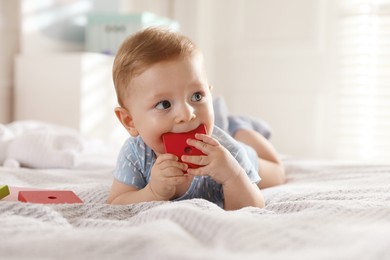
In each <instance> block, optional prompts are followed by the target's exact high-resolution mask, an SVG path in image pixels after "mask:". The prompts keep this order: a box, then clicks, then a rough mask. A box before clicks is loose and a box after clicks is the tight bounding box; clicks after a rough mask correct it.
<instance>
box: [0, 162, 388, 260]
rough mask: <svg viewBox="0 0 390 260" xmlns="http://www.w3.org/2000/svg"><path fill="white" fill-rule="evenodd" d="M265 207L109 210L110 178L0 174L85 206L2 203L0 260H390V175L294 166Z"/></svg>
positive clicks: (174, 205)
mask: <svg viewBox="0 0 390 260" xmlns="http://www.w3.org/2000/svg"><path fill="white" fill-rule="evenodd" d="M285 164H286V168H287V177H288V181H287V183H286V184H285V185H281V186H278V187H273V188H269V189H265V190H263V193H264V196H265V199H266V207H265V208H263V209H259V208H252V207H248V208H243V209H241V210H237V211H230V212H228V211H224V210H222V209H221V208H219V207H217V206H216V205H214V204H212V203H210V202H208V201H205V200H187V201H180V202H150V203H139V204H133V205H126V206H114V205H107V204H106V203H105V200H106V198H107V195H108V193H109V189H110V185H111V181H112V175H111V171H112V169H110V168H105V169H98V170H97V169H93V170H88V169H83V170H82V169H52V170H50V169H46V170H42V169H26V168H4V167H0V185H1V184H7V185H9V186H18V187H21V186H22V187H23V186H24V187H31V188H40V189H67V190H73V191H74V192H75V193H76V194H77V195H78V196H79V197H80V198H81V199H82V200H83V201H84V203H83V204H32V203H22V202H16V201H4V200H0V236H1V242H0V255H1V258H2V259H7V260H11V259H65V258H66V259H180V260H182V259H353V260H356V259H390V192H389V191H390V166H378V165H377V166H375V165H357V164H340V163H334V162H316V161H309V160H297V159H288V160H286V161H285Z"/></svg>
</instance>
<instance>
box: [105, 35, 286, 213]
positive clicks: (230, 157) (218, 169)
mask: <svg viewBox="0 0 390 260" xmlns="http://www.w3.org/2000/svg"><path fill="white" fill-rule="evenodd" d="M113 79H114V85H115V90H116V94H117V98H118V102H119V107H117V108H115V114H116V116H117V117H118V119H119V121H120V122H121V123H122V125H123V126H124V127H125V128H126V130H127V131H128V132H129V134H130V135H131V137H130V138H129V139H127V140H126V142H125V143H124V145H123V147H122V149H121V152H120V154H119V157H118V162H117V166H116V168H115V170H114V181H113V184H112V188H111V192H110V195H109V197H108V203H112V204H131V203H137V202H146V201H168V200H171V201H175V200H184V199H191V198H203V199H206V200H209V201H211V202H214V203H216V204H217V205H219V206H220V207H223V208H224V209H226V210H235V209H240V208H242V207H247V206H253V207H263V206H264V199H263V196H262V193H261V191H260V188H259V187H260V186H258V185H260V184H259V182H260V180H261V178H263V177H262V172H263V171H264V176H266V178H268V177H269V176H279V177H277V179H278V178H279V179H283V178H280V176H282V177H284V171H283V168H282V166H281V163H280V161H279V160H278V159H277V156H276V155H275V151H274V150H273V148H272V146H271V145H270V143H268V141H267V140H266V139H265V138H264V137H262V136H261V135H260V134H258V133H257V132H255V131H251V130H247V129H240V130H237V131H236V132H235V137H237V139H238V140H240V141H242V142H244V143H245V142H252V141H256V142H258V140H257V139H258V138H260V143H258V144H257V146H258V147H254V149H253V148H251V147H249V146H248V145H245V144H243V143H242V142H237V141H236V140H235V139H234V138H233V137H231V136H230V135H229V134H228V133H226V132H225V131H223V130H221V129H220V128H219V127H217V126H215V125H214V110H213V98H212V95H211V87H210V85H209V83H208V80H207V76H206V72H205V68H204V63H203V56H202V53H201V52H200V50H199V49H198V48H197V47H196V45H195V44H194V43H193V42H192V41H191V40H190V39H188V38H187V37H185V36H183V35H181V34H179V33H175V32H171V31H168V30H164V29H159V28H147V29H145V30H142V31H140V32H138V33H136V34H134V35H132V36H131V37H129V38H128V39H126V40H125V41H124V43H123V44H122V46H121V47H120V49H119V50H118V53H117V55H116V58H115V61H114V66H113ZM200 125H203V126H204V127H205V128H206V131H207V134H200V133H198V134H196V135H195V138H189V139H188V140H187V144H188V145H189V146H191V147H194V148H196V149H198V150H200V151H201V152H202V153H203V155H196V156H194V155H182V156H181V158H178V157H177V156H175V155H173V154H170V153H166V152H165V147H164V143H163V139H162V136H163V135H164V134H166V133H186V132H189V131H192V130H194V129H196V128H198V127H199V126H200ZM248 134H249V135H248ZM256 134H257V135H256ZM253 135H254V136H255V137H253ZM260 136H261V137H260ZM258 152H261V153H263V154H264V155H263V156H262V159H259V156H258ZM179 159H180V160H179ZM189 164H190V165H197V166H199V167H198V168H190V167H188V165H189ZM265 171H267V173H266V172H265ZM259 172H260V174H259ZM275 172H276V173H275ZM270 183H272V185H275V184H278V183H274V182H273V181H271V182H270Z"/></svg>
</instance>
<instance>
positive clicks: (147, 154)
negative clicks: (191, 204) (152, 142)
mask: <svg viewBox="0 0 390 260" xmlns="http://www.w3.org/2000/svg"><path fill="white" fill-rule="evenodd" d="M212 136H213V137H214V138H215V139H216V140H218V141H219V142H220V143H221V145H223V146H224V147H225V148H226V149H227V150H228V151H229V152H230V153H231V154H232V155H233V157H234V158H236V160H237V161H238V162H239V164H240V165H241V166H242V167H243V169H244V170H245V172H246V173H247V175H248V177H249V179H250V181H251V182H252V183H256V184H257V183H258V182H259V181H260V177H259V174H258V168H259V163H258V157H257V154H256V152H255V150H254V149H253V148H251V147H249V146H247V145H245V144H243V143H239V142H237V141H236V140H234V139H233V138H232V137H231V136H230V135H229V134H227V133H226V132H224V131H223V130H221V129H220V128H218V127H217V126H215V127H214V131H213V134H212ZM155 161H156V155H155V153H154V152H153V150H152V149H150V147H148V146H147V145H146V144H145V143H144V141H143V140H142V139H141V138H140V137H139V136H138V137H136V138H133V137H130V138H128V139H127V140H126V141H125V143H124V145H123V146H122V149H121V151H120V153H119V156H118V161H117V165H116V168H115V170H114V177H115V179H117V180H118V181H120V182H122V183H125V184H127V185H130V186H134V187H136V188H137V189H143V188H144V187H145V186H146V185H147V183H148V182H149V179H150V175H151V171H152V166H153V164H154V162H155ZM192 198H202V199H206V200H208V201H211V202H213V203H215V204H217V205H218V206H220V207H222V208H223V201H224V199H223V189H222V185H221V184H218V183H217V182H215V181H214V180H213V179H212V178H210V177H209V176H195V177H194V179H193V181H192V183H191V185H190V188H189V189H188V191H187V192H186V193H185V194H184V195H183V196H181V197H180V198H177V199H175V200H185V199H192Z"/></svg>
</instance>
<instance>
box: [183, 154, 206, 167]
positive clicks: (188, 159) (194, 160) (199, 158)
mask: <svg viewBox="0 0 390 260" xmlns="http://www.w3.org/2000/svg"><path fill="white" fill-rule="evenodd" d="M181 160H182V161H183V162H185V163H191V164H196V165H199V166H206V165H207V164H209V161H208V157H207V155H183V156H182V157H181Z"/></svg>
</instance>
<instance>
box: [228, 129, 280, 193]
mask: <svg viewBox="0 0 390 260" xmlns="http://www.w3.org/2000/svg"><path fill="white" fill-rule="evenodd" d="M233 137H234V138H235V139H236V140H237V141H240V142H243V143H245V144H247V145H249V146H251V147H252V148H253V149H254V150H255V151H256V153H257V155H258V156H259V175H260V177H261V179H262V180H261V181H260V183H259V187H260V188H267V187H271V186H275V185H279V184H282V183H284V182H285V179H286V177H285V172H284V166H283V163H282V161H281V160H280V159H279V157H278V154H277V152H276V150H275V148H274V147H273V145H272V144H271V143H270V142H269V141H268V140H267V139H266V138H265V137H264V136H262V135H261V134H260V133H258V132H256V131H254V130H249V129H239V130H237V131H236V132H235V134H234V136H233Z"/></svg>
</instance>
